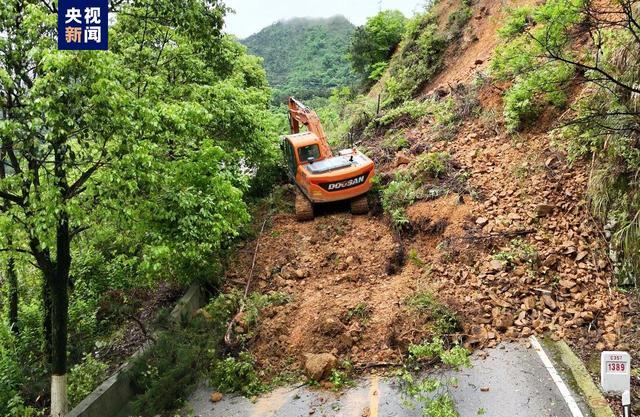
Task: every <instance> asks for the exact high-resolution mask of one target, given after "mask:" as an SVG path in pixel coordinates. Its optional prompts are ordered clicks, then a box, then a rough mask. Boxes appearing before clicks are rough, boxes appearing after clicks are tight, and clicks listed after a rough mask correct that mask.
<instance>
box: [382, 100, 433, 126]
mask: <svg viewBox="0 0 640 417" xmlns="http://www.w3.org/2000/svg"><path fill="white" fill-rule="evenodd" d="M431 107H432V106H431V103H430V102H425V101H416V100H409V101H406V102H404V103H403V104H402V105H400V106H398V107H395V108H393V109H391V110H388V111H386V112H385V113H384V114H383V115H382V116H381V117H380V118H378V119H377V122H378V125H379V126H382V127H386V126H391V125H396V126H397V125H398V124H402V125H405V124H410V123H411V122H415V121H417V120H419V119H421V118H422V117H424V116H426V115H427V114H429V113H430V112H431Z"/></svg>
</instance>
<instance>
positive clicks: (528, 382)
mask: <svg viewBox="0 0 640 417" xmlns="http://www.w3.org/2000/svg"><path fill="white" fill-rule="evenodd" d="M485 353H486V357H485V355H484V354H476V355H474V356H473V357H472V364H473V366H472V367H471V368H467V369H463V370H461V371H459V372H447V373H443V374H442V375H441V378H450V377H452V376H453V377H455V378H457V384H456V385H455V386H453V387H451V388H450V393H451V395H452V397H453V399H454V401H455V404H456V408H457V410H458V412H459V413H460V415H461V416H462V417H471V416H478V415H484V416H487V417H588V416H590V415H591V414H590V412H589V411H588V407H587V406H586V404H585V403H584V400H582V399H581V398H580V397H579V395H578V394H576V393H575V392H574V391H573V389H572V388H571V384H569V383H567V382H566V381H567V379H568V378H566V376H561V375H560V374H556V373H555V372H554V371H553V370H552V371H551V372H550V371H549V369H548V367H549V365H550V364H549V363H547V365H546V366H545V363H544V362H543V359H542V358H541V355H540V354H539V352H538V351H537V349H536V344H535V342H534V346H532V347H526V346H525V345H524V344H515V343H511V344H503V345H500V346H498V347H496V348H493V349H490V350H487V351H485ZM542 356H545V355H542ZM546 357H547V358H548V357H550V355H547V356H546ZM555 369H559V368H558V367H555ZM553 375H555V379H556V381H554V376H553ZM562 381H565V383H564V384H563V383H562ZM212 391H214V389H213V388H210V387H204V386H203V387H200V388H199V389H198V390H197V391H196V392H194V393H193V395H192V396H191V398H190V399H189V405H188V407H187V409H189V408H190V409H191V410H190V411H192V412H193V413H194V414H195V415H196V416H199V417H308V416H326V417H330V416H333V417H363V416H364V417H410V416H411V417H413V416H422V412H421V411H422V410H421V409H420V408H419V407H411V406H408V404H407V402H406V397H405V396H403V393H402V390H401V389H400V387H399V385H398V383H397V382H396V381H395V380H394V379H393V378H382V377H377V376H375V375H370V376H367V377H365V378H362V379H360V380H359V381H358V382H357V386H355V387H354V388H351V389H348V390H345V391H343V392H342V393H339V394H336V393H334V392H331V391H327V390H320V389H314V388H308V387H298V388H280V389H277V390H275V391H274V392H271V393H269V394H268V395H265V396H262V397H260V398H258V399H257V400H256V401H255V402H251V401H250V400H248V399H246V398H243V397H238V396H228V395H227V396H224V397H223V399H222V400H221V401H220V402H218V403H212V402H211V401H210V400H209V396H210V394H211V392H212ZM563 391H564V392H563Z"/></svg>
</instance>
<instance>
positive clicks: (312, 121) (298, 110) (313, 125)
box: [288, 97, 333, 158]
mask: <svg viewBox="0 0 640 417" xmlns="http://www.w3.org/2000/svg"><path fill="white" fill-rule="evenodd" d="M288 106H289V126H290V128H291V133H293V134H295V133H300V123H302V124H303V125H305V126H306V127H307V130H308V131H309V132H311V133H313V134H314V135H316V136H317V137H318V145H319V146H320V154H321V155H322V157H323V158H329V157H331V156H332V155H333V152H332V151H331V147H330V146H329V142H328V141H327V135H326V134H325V133H324V129H323V128H322V123H320V118H319V117H318V115H317V114H316V112H314V111H313V110H311V109H310V108H309V107H307V106H305V105H304V104H302V103H301V102H300V101H298V100H296V99H295V98H293V97H289V103H288Z"/></svg>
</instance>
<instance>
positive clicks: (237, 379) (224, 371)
mask: <svg viewBox="0 0 640 417" xmlns="http://www.w3.org/2000/svg"><path fill="white" fill-rule="evenodd" d="M254 366H255V363H254V359H253V357H252V356H251V354H249V353H248V352H240V354H239V355H238V357H237V358H234V357H227V358H225V359H221V360H217V361H215V362H214V365H213V369H212V371H211V384H212V385H213V386H214V387H215V388H216V389H217V390H218V391H220V392H224V393H230V392H238V393H241V394H242V395H244V396H247V397H251V396H254V395H257V394H260V393H261V392H263V391H264V390H265V389H266V387H265V386H264V385H263V384H262V383H261V382H260V379H259V378H258V376H257V374H256V372H255V369H254Z"/></svg>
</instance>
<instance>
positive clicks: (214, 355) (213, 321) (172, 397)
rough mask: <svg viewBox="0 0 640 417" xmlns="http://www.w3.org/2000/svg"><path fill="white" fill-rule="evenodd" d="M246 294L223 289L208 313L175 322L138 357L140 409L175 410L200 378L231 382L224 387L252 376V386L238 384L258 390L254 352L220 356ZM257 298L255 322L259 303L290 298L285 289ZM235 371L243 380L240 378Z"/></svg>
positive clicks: (135, 380)
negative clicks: (180, 323) (282, 292)
mask: <svg viewBox="0 0 640 417" xmlns="http://www.w3.org/2000/svg"><path fill="white" fill-rule="evenodd" d="M241 298H242V294H241V293H240V292H233V293H229V294H220V295H219V296H217V297H215V298H214V299H213V300H212V301H211V302H210V303H209V304H208V305H207V306H206V307H204V310H205V311H206V312H207V315H208V316H207V315H205V314H199V315H197V316H196V317H195V318H194V319H192V320H191V321H190V322H189V323H188V325H187V326H186V327H180V326H178V325H170V326H169V327H168V328H167V329H165V330H164V331H163V332H161V334H160V335H159V337H158V338H157V340H156V343H155V344H153V345H152V346H151V347H150V348H149V349H147V351H146V352H145V354H144V355H143V356H142V357H141V358H139V359H138V360H136V361H135V362H134V364H133V367H132V369H131V371H130V377H131V380H132V384H133V387H134V389H135V391H136V393H137V394H138V395H137V396H136V397H135V399H134V401H133V409H134V411H135V412H136V413H138V414H140V415H142V416H145V417H146V416H154V415H156V414H158V413H160V412H162V411H164V410H171V409H175V408H177V407H179V406H180V405H181V404H182V402H183V401H184V399H185V398H186V396H187V395H188V394H189V393H190V392H191V391H190V390H191V388H192V387H193V385H194V384H195V383H196V382H197V381H198V380H199V379H200V378H203V377H209V378H211V377H212V375H213V377H214V378H217V379H216V381H217V382H220V383H224V384H226V385H224V387H220V388H219V389H223V388H224V389H227V388H228V389H232V388H231V387H238V386H239V385H241V384H242V383H250V382H251V381H253V383H252V384H249V385H247V387H246V388H242V387H239V388H238V389H239V390H240V391H241V392H242V390H255V389H257V387H258V386H259V383H258V382H256V380H255V379H251V377H252V376H254V375H255V373H254V372H253V371H251V370H249V369H248V368H247V366H248V364H250V363H252V362H251V361H250V357H248V356H246V355H242V354H241V356H239V357H238V358H231V357H229V358H220V357H219V352H218V348H219V346H220V344H221V343H222V339H223V337H224V334H225V332H226V330H227V323H228V322H229V320H230V319H231V318H232V317H233V316H234V315H235V314H236V312H237V311H238V308H239V306H240V303H241ZM251 299H253V300H257V301H250V302H249V304H250V305H249V307H248V308H247V311H248V312H250V317H251V318H250V320H251V321H253V322H256V321H257V320H258V317H256V316H253V314H257V313H254V312H255V310H256V309H258V306H257V305H256V304H258V305H262V306H266V305H267V304H268V302H267V301H266V300H268V301H270V302H276V303H278V302H284V300H285V298H284V297H283V296H282V295H280V294H272V295H268V296H259V295H252V296H251ZM254 305H256V307H255V309H254V307H252V306H254ZM203 364H205V365H204V366H203ZM207 364H210V365H211V366H207ZM234 375H235V377H237V378H240V379H234V378H235V377H234ZM234 381H235V382H234ZM233 384H236V385H233ZM247 392H248V391H247Z"/></svg>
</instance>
